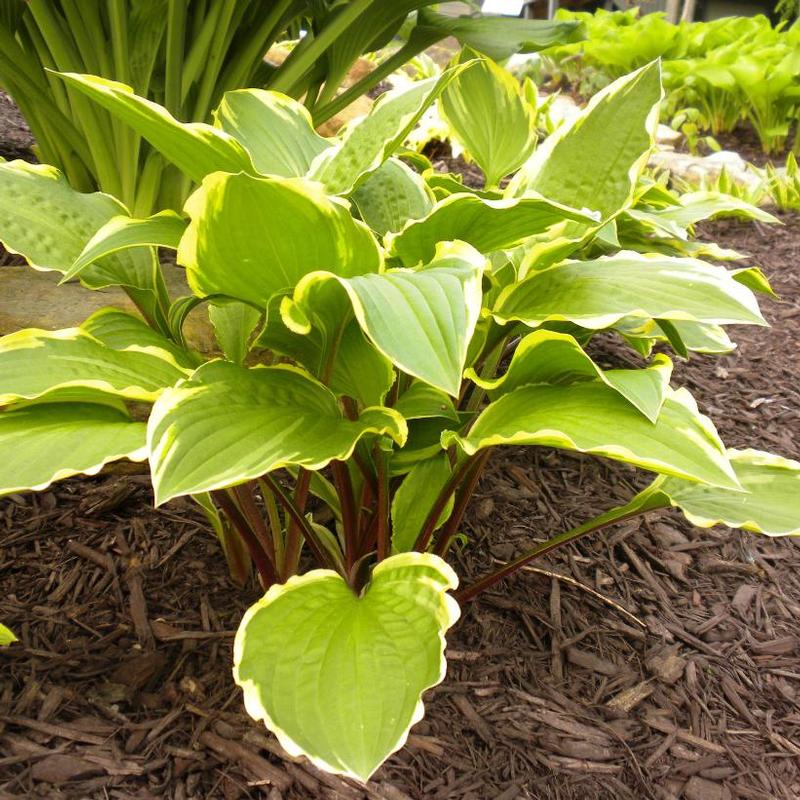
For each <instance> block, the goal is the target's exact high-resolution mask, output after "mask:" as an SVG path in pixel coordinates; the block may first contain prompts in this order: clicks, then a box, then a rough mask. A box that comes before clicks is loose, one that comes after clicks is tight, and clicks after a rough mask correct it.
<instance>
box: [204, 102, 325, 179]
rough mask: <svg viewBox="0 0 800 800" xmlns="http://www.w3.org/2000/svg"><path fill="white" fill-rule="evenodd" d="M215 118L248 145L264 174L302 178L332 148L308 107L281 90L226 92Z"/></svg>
mask: <svg viewBox="0 0 800 800" xmlns="http://www.w3.org/2000/svg"><path fill="white" fill-rule="evenodd" d="M214 119H215V121H216V124H217V127H219V128H222V130H223V131H225V132H226V133H229V134H230V135H231V136H233V137H234V138H235V139H237V140H238V141H239V142H240V143H241V144H242V145H243V146H244V147H245V149H246V150H247V151H248V152H249V153H250V156H251V158H252V159H253V164H254V165H255V168H256V169H257V170H258V172H260V173H261V174H262V175H279V176H281V177H284V178H299V177H302V176H303V175H305V174H306V173H307V172H308V170H309V168H310V167H311V162H312V161H313V160H314V158H315V157H316V156H318V155H319V154H320V153H321V152H323V151H324V150H327V149H328V148H329V147H331V142H329V141H328V140H327V139H325V138H323V137H322V136H320V135H319V134H318V133H317V132H316V131H315V130H314V126H313V125H312V123H311V115H310V114H309V113H308V110H307V109H306V107H305V106H304V105H302V103H298V102H297V100H294V99H292V98H291V97H287V96H286V95H285V94H281V93H280V92H272V91H265V90H264V89H239V90H237V91H233V92H226V93H225V95H224V97H223V98H222V102H221V103H220V105H219V108H217V110H216V111H215V112H214Z"/></svg>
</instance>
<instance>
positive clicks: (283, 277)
mask: <svg viewBox="0 0 800 800" xmlns="http://www.w3.org/2000/svg"><path fill="white" fill-rule="evenodd" d="M186 210H187V212H188V214H189V216H190V218H191V222H190V224H189V227H188V229H187V232H186V235H185V236H184V237H183V239H182V240H181V243H180V247H179V249H178V262H179V263H181V264H183V265H185V266H186V271H187V277H188V279H189V285H190V286H191V287H192V290H193V291H194V292H195V294H197V295H198V296H199V297H205V296H209V295H215V294H223V295H227V296H229V297H234V298H236V299H238V300H243V301H245V302H247V303H251V304H252V305H254V306H256V307H258V308H261V309H266V308H267V305H268V304H269V301H270V299H271V298H272V297H273V296H274V295H277V294H280V293H281V292H284V291H286V290H291V289H293V288H294V286H295V285H296V284H297V283H298V282H299V281H300V279H301V278H302V277H303V276H305V275H306V274H308V273H310V272H314V271H315V270H321V269H324V270H327V271H330V272H333V273H335V274H337V275H342V276H346V277H349V276H352V275H357V274H363V273H367V272H378V270H379V269H380V266H381V263H382V256H381V252H380V250H379V248H378V243H377V241H376V240H375V237H374V236H373V235H372V233H371V232H370V230H369V229H368V228H367V226H366V225H364V223H362V222H360V221H358V220H355V219H353V217H352V215H351V214H350V211H349V208H348V207H347V204H346V203H345V202H344V201H338V200H336V199H333V198H329V197H327V196H326V195H325V193H324V192H323V190H322V187H320V186H319V184H316V183H313V182H311V181H306V180H302V179H299V178H256V177H252V176H249V175H245V174H238V175H229V174H226V173H215V174H213V175H209V176H208V177H207V178H206V179H205V180H204V181H203V183H202V186H201V187H200V188H199V189H198V190H197V191H196V192H195V193H194V194H193V195H192V196H191V197H190V198H189V199H188V200H187V202H186Z"/></svg>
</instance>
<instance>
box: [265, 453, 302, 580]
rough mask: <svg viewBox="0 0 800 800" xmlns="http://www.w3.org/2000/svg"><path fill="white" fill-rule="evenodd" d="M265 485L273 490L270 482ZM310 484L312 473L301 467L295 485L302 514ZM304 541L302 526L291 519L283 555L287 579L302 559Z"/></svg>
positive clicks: (298, 507) (297, 503)
mask: <svg viewBox="0 0 800 800" xmlns="http://www.w3.org/2000/svg"><path fill="white" fill-rule="evenodd" d="M273 483H274V481H273ZM265 485H267V486H268V488H269V489H270V491H272V487H271V486H270V485H269V484H266V483H265ZM310 486H311V473H310V472H309V471H308V470H307V469H301V470H300V473H299V474H298V476H297V483H296V484H295V487H294V505H295V507H296V508H297V510H298V511H299V512H300V514H301V515H302V513H303V512H304V511H305V508H306V502H307V501H308V490H309V487H310ZM273 494H274V492H273ZM302 543H303V537H302V535H301V526H299V525H297V524H296V523H295V522H294V520H291V519H290V520H289V521H288V524H287V525H286V551H285V553H284V556H283V579H284V580H287V579H288V578H289V577H291V576H292V575H294V573H295V572H296V571H297V565H298V563H299V561H300V547H301V545H302Z"/></svg>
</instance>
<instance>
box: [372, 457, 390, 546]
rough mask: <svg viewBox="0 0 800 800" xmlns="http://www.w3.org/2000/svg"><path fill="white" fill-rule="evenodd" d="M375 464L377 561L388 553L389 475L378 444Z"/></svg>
mask: <svg viewBox="0 0 800 800" xmlns="http://www.w3.org/2000/svg"><path fill="white" fill-rule="evenodd" d="M375 466H376V468H377V471H378V507H377V509H376V510H375V513H376V514H377V516H378V523H377V536H378V561H383V559H384V558H386V556H388V555H389V475H388V472H387V469H386V453H384V452H383V450H381V448H380V446H378V447H376V448H375Z"/></svg>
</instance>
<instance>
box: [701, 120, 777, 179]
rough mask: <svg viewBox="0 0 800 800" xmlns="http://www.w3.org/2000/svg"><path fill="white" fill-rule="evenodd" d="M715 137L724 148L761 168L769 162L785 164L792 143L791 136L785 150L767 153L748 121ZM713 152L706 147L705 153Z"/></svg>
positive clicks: (774, 164)
mask: <svg viewBox="0 0 800 800" xmlns="http://www.w3.org/2000/svg"><path fill="white" fill-rule="evenodd" d="M714 138H715V139H716V140H717V144H719V146H720V147H721V148H722V149H723V150H733V151H735V152H737V153H738V154H739V155H740V156H741V157H742V158H743V159H744V160H745V161H747V162H749V163H750V164H754V165H755V166H757V167H761V168H763V167H765V166H766V165H767V164H772V165H773V166H776V167H782V166H784V165H785V164H786V157H787V155H788V154H789V149H790V145H791V138H790V139H789V141H787V143H786V147H785V148H784V149H783V150H779V151H776V152H774V153H770V154H766V153H765V152H764V150H763V148H762V146H761V141H760V140H759V138H758V134H757V133H756V131H755V128H753V126H752V125H750V124H747V123H742V124H741V125H739V126H738V127H737V128H736V129H734V130H733V131H731V132H730V133H721V134H719V135H718V136H716V137H714ZM711 152H712V151H711V150H708V149H706V150H705V151H703V154H704V155H709V154H710V153H711Z"/></svg>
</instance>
